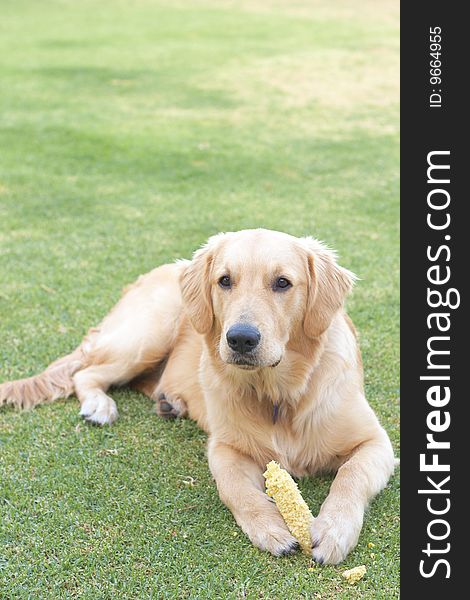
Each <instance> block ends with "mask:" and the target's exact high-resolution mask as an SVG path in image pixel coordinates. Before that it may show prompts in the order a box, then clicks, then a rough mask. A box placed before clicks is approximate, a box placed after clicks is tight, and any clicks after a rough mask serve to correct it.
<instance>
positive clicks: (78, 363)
mask: <svg viewBox="0 0 470 600" xmlns="http://www.w3.org/2000/svg"><path fill="white" fill-rule="evenodd" d="M83 366H84V354H83V351H82V347H81V346H79V347H78V348H77V349H76V350H74V351H73V352H72V353H71V354H68V355H67V356H64V357H62V358H59V359H58V360H56V361H55V362H53V363H52V364H50V365H49V366H48V367H47V369H46V370H45V371H43V372H42V373H40V374H39V375H35V376H34V377H28V378H26V379H18V380H17V381H6V382H5V383H2V384H0V406H3V405H4V404H13V405H14V406H17V407H18V408H33V407H34V406H36V405H37V404H41V403H43V402H52V401H53V400H57V399H58V398H67V397H68V396H70V395H71V394H73V392H74V385H73V379H72V377H73V375H74V374H75V373H76V372H77V371H79V370H80V369H81V368H82V367H83Z"/></svg>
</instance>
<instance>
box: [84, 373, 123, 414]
mask: <svg viewBox="0 0 470 600" xmlns="http://www.w3.org/2000/svg"><path fill="white" fill-rule="evenodd" d="M121 375H122V373H121V372H120V371H119V369H118V367H117V365H116V364H114V365H113V364H108V365H92V366H90V367H87V368H86V369H83V371H79V372H78V373H76V374H75V375H74V377H73V381H74V385H75V393H76V394H77V396H78V399H79V400H80V404H81V409H80V414H81V415H82V417H84V418H85V419H86V420H87V421H89V422H91V423H95V424H97V425H111V423H113V422H114V421H115V420H116V419H117V417H118V411H117V407H116V403H115V402H114V400H113V399H112V398H111V397H110V396H108V395H107V394H106V391H107V390H108V388H109V386H110V385H111V384H113V383H114V382H115V381H118V380H119V377H120V376H121Z"/></svg>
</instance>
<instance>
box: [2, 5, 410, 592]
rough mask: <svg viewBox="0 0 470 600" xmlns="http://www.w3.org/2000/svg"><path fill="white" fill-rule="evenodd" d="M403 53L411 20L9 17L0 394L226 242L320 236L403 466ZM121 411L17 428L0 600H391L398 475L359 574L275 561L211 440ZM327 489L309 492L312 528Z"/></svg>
mask: <svg viewBox="0 0 470 600" xmlns="http://www.w3.org/2000/svg"><path fill="white" fill-rule="evenodd" d="M353 4H354V6H352V5H353ZM398 43H399V42H398V2H396V1H395V0H394V1H392V2H389V1H388V0H379V1H377V2H375V1H374V2H373V1H372V0H365V1H364V2H361V3H351V2H347V1H346V0H337V1H335V2H329V1H328V0H316V1H315V2H312V1H310V0H296V1H294V2H291V1H289V0H254V1H252V2H249V1H248V0H243V1H242V0H240V1H238V2H236V1H229V0H199V1H198V0H193V1H190V0H187V1H183V0H177V1H175V2H163V1H161V0H160V1H159V0H155V1H151V0H99V2H97V1H91V0H80V2H73V1H67V0H62V1H60V0H57V1H55V2H52V1H44V2H36V1H34V0H28V1H24V0H14V1H13V0H4V1H3V2H2V3H1V19H0V81H1V92H0V282H1V285H0V381H4V380H8V379H13V378H20V377H25V376H29V375H32V374H34V373H36V372H38V371H40V370H42V369H43V368H44V367H45V366H46V365H47V364H48V363H49V362H50V361H52V360H53V359H55V358H56V357H58V356H60V355H63V354H66V353H68V352H69V351H70V350H71V349H73V348H74V347H75V346H76V345H77V344H78V343H79V342H80V340H81V338H82V335H83V334H84V333H85V332H86V331H87V329H88V328H89V327H90V326H93V325H95V324H96V323H97V322H99V320H100V319H101V318H102V317H103V316H104V315H105V314H106V312H107V311H108V310H109V308H110V307H111V306H112V305H113V303H114V302H115V301H116V300H117V298H118V297H119V294H120V290H121V288H122V287H123V286H124V285H126V284H127V283H129V282H131V281H133V280H134V279H135V278H136V277H137V276H138V275H139V274H140V273H143V272H145V271H147V270H150V269H152V268H153V267H155V266H156V265H158V264H161V263H164V262H168V261H173V260H174V259H176V258H178V257H190V255H191V252H192V251H193V250H194V249H195V248H197V247H198V246H199V245H200V244H201V243H202V242H204V240H206V239H207V237H208V236H209V235H211V234H213V233H215V232H218V231H224V230H225V231H227V230H237V229H243V228H248V227H259V226H262V227H267V228H273V229H280V230H283V231H286V232H288V233H292V234H294V235H304V234H313V235H315V236H316V237H318V238H320V239H323V240H325V241H327V242H328V243H329V244H330V245H332V246H333V247H335V248H336V249H337V250H338V252H339V256H340V260H341V263H342V264H343V265H344V266H346V267H348V268H349V269H352V270H353V271H355V272H356V273H357V274H358V275H359V277H360V281H359V282H358V284H357V286H356V289H355V292H354V294H353V295H352V296H351V298H350V299H349V301H348V309H349V312H350V314H351V316H352V318H353V320H354V322H355V324H356V326H357V328H358V329H359V332H360V337H361V346H362V351H363V358H364V365H365V381H366V391H367V395H368V398H369V401H370V403H371V405H372V406H373V407H374V409H375V410H376V411H377V413H378V415H379V417H380V419H381V421H382V423H383V425H384V426H385V427H386V429H387V431H388V432H389V434H390V436H391V438H392V440H393V443H394V447H395V449H396V452H397V453H398V425H399V407H398V397H399V390H398V375H399V373H398V358H399V347H398V325H399V304H398V292H399V289H398V242H399V231H398V161H399V154H398ZM113 396H114V398H115V399H116V401H117V404H118V408H119V412H120V419H119V420H118V422H117V423H116V424H115V425H113V426H112V427H110V428H108V427H107V428H103V429H99V428H96V427H90V426H88V425H87V424H85V423H83V422H82V421H81V419H80V418H79V416H78V402H77V400H76V399H74V398H72V399H69V400H67V401H59V402H57V403H55V404H50V405H46V406H42V407H40V408H38V409H37V410H35V411H32V412H28V413H23V414H21V413H18V412H16V411H14V410H12V409H2V410H1V412H0V516H1V520H0V597H1V598H7V599H10V598H12V599H16V598H34V599H42V598H78V597H79V598H89V599H101V598H170V599H171V598H178V599H179V598H217V599H218V598H221V599H225V598H230V599H232V598H233V599H235V598H249V599H252V598H253V599H254V598H264V599H266V598H270V599H273V600H277V599H279V598H282V599H297V598H348V599H349V598H386V599H389V598H394V597H398V581H399V492H398V489H399V480H398V473H397V474H395V476H394V477H393V478H392V480H391V482H390V483H389V485H388V486H387V488H386V489H385V490H384V492H383V493H382V494H381V495H380V496H379V497H378V498H377V499H376V500H374V502H373V503H372V504H371V506H370V509H369V511H368V513H367V515H366V519H365V525H364V529H363V532H362V534H361V537H360V540H359V544H358V546H357V548H356V549H355V550H354V551H353V552H352V553H351V554H350V556H349V557H348V559H347V560H346V562H345V563H344V564H342V565H339V566H336V567H332V566H326V567H322V566H316V565H315V564H313V563H311V562H310V560H309V559H308V558H307V557H305V556H303V555H301V554H297V555H295V556H292V557H288V558H274V557H272V556H270V555H268V554H266V553H263V552H260V551H259V550H257V549H255V548H253V547H252V546H251V544H250V542H249V541H248V539H247V538H246V537H245V536H244V535H243V533H242V532H241V531H240V530H239V529H238V527H237V525H236V524H235V522H234V520H233V518H232V516H231V514H230V513H229V511H228V510H227V509H226V508H225V507H224V506H223V505H222V504H221V502H220V501H219V499H218V495H217V492H216V488H215V485H214V483H213V482H212V480H211V475H210V473H209V470H208V467H207V462H206V450H205V447H206V436H205V434H203V433H202V432H200V431H199V430H198V429H197V427H196V426H195V425H194V424H193V423H191V422H189V421H186V420H180V421H175V422H165V421H163V420H160V419H159V418H157V417H156V416H155V414H154V413H153V407H152V403H151V402H150V401H149V400H148V399H146V398H145V397H143V396H141V395H139V394H137V393H131V392H130V391H127V390H115V391H114V392H113ZM330 484H331V478H330V477H326V476H325V477H318V478H314V479H311V480H307V479H304V480H301V481H300V482H299V485H300V488H301V490H302V492H303V494H304V496H305V498H306V500H307V502H308V504H309V505H310V507H311V508H312V511H313V512H314V513H317V512H318V510H319V508H320V506H321V503H322V501H323V500H324V498H325V496H326V494H327V492H328V488H329V485H330ZM361 564H365V565H366V566H367V574H366V576H365V578H364V579H363V580H362V581H361V582H359V583H357V584H356V585H355V586H350V585H349V584H348V583H347V582H346V581H345V579H343V578H342V576H341V573H342V571H343V570H344V569H346V568H350V567H353V566H357V565H361Z"/></svg>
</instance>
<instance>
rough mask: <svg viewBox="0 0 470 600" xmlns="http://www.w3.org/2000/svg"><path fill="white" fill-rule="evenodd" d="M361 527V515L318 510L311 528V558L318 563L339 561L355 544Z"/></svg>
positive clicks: (335, 562) (332, 563)
mask: <svg viewBox="0 0 470 600" xmlns="http://www.w3.org/2000/svg"><path fill="white" fill-rule="evenodd" d="M361 528H362V516H358V515H354V516H353V515H348V516H346V515H343V514H342V513H340V512H337V513H333V514H332V513H325V514H322V513H321V511H320V514H319V515H318V517H317V518H316V519H315V520H314V522H313V524H312V528H311V535H312V557H313V559H314V560H315V561H316V562H318V563H320V564H323V563H325V564H330V565H336V564H338V563H340V562H341V561H343V560H344V559H345V558H346V556H347V555H348V554H349V552H350V551H351V550H352V549H353V548H354V546H355V545H356V544H357V540H358V538H359V534H360V532H361Z"/></svg>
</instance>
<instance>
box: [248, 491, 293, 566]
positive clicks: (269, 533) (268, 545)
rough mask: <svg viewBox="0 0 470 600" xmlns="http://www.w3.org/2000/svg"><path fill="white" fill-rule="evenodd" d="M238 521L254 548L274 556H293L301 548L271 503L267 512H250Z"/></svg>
mask: <svg viewBox="0 0 470 600" xmlns="http://www.w3.org/2000/svg"><path fill="white" fill-rule="evenodd" d="M237 521H238V524H239V525H240V527H241V528H242V529H243V531H244V532H245V533H246V535H247V536H248V537H249V538H250V540H251V543H252V544H253V545H254V546H256V547H257V548H259V549H260V550H266V551H268V552H271V554H274V556H285V555H286V554H292V553H293V552H295V551H296V550H297V548H298V547H299V543H298V542H297V540H296V539H295V537H294V536H293V535H292V534H291V533H290V531H289V530H288V529H287V526H286V524H285V523H284V520H283V518H282V517H281V515H280V514H279V512H278V511H277V509H276V508H275V507H274V506H273V505H271V504H269V503H267V509H266V510H263V511H262V512H261V511H258V510H256V512H251V511H250V514H249V515H244V516H243V518H241V519H237Z"/></svg>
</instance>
